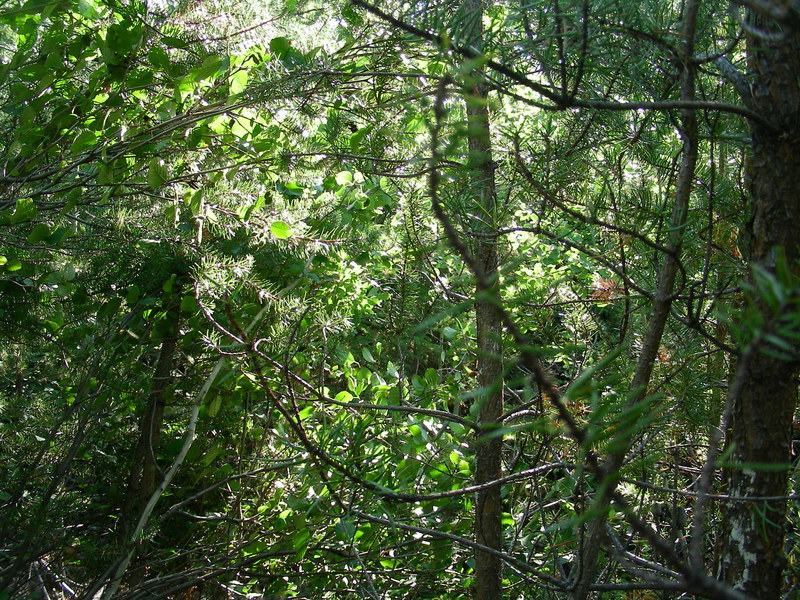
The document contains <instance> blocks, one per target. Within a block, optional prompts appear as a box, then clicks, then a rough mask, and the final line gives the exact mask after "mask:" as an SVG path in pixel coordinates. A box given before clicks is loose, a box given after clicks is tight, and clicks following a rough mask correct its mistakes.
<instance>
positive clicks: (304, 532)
mask: <svg viewBox="0 0 800 600" xmlns="http://www.w3.org/2000/svg"><path fill="white" fill-rule="evenodd" d="M310 539H311V531H310V530H309V529H308V527H303V528H302V529H300V530H299V531H298V532H297V533H295V534H294V542H293V544H292V545H293V547H294V550H295V553H294V557H295V560H300V559H302V558H303V557H304V556H305V555H306V550H308V541H309V540H310Z"/></svg>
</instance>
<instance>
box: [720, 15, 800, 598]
mask: <svg viewBox="0 0 800 600" xmlns="http://www.w3.org/2000/svg"><path fill="white" fill-rule="evenodd" d="M750 24H751V26H752V32H751V33H750V35H749V38H748V62H749V69H750V72H751V75H752V79H751V81H752V85H751V88H750V94H751V95H750V97H749V98H745V102H747V103H750V104H751V105H752V108H753V109H754V110H755V111H756V112H757V113H759V114H761V115H763V116H764V117H766V118H768V119H770V121H771V122H772V124H773V128H768V127H765V126H763V125H761V124H758V123H751V134H752V140H753V145H752V154H751V160H750V165H749V169H748V175H749V190H750V195H751V202H752V217H753V218H752V221H751V224H750V227H749V231H748V234H749V237H750V244H749V249H748V250H749V253H748V260H749V263H750V265H758V266H759V267H761V268H764V269H767V270H769V271H773V272H774V268H775V264H776V260H777V256H778V254H779V253H783V254H785V256H786V260H787V263H788V265H789V268H790V269H791V272H792V274H793V276H794V278H795V285H797V277H798V276H800V267H799V266H798V258H800V252H798V244H800V193H798V190H800V138H799V137H798V134H799V133H800V131H799V129H800V31H798V29H797V28H796V27H795V28H793V27H791V25H790V24H788V26H784V27H780V28H779V27H777V26H776V25H775V24H774V23H770V22H769V21H767V20H766V19H765V18H762V17H761V16H760V15H756V14H751V15H750ZM754 32H755V33H754ZM757 32H763V33H764V34H763V35H759V34H758V33H757ZM760 310H761V313H762V317H763V319H762V322H763V325H762V329H764V330H768V329H769V328H770V324H771V323H774V321H775V315H774V313H773V312H772V311H771V309H769V308H768V307H767V306H765V305H764V306H761V307H760ZM763 332H764V331H762V332H761V333H763ZM758 333H759V332H757V335H758ZM798 366H799V365H798V361H797V357H796V356H795V357H793V358H792V359H790V360H786V359H781V358H778V357H775V356H772V355H768V354H766V353H764V352H763V344H762V345H760V346H759V345H758V344H756V345H755V346H754V347H753V348H751V349H750V351H749V352H748V351H746V350H743V351H742V354H741V355H740V357H739V360H738V362H737V365H736V376H735V377H734V378H733V379H734V380H735V379H737V378H739V379H741V380H742V382H743V383H742V386H741V388H740V391H739V393H738V394H737V395H736V396H735V397H734V404H733V411H732V422H731V425H730V431H729V439H728V444H729V446H730V448H731V455H730V461H731V462H732V463H734V465H737V464H738V465H739V466H738V467H735V468H732V469H731V471H730V473H729V476H728V492H729V494H731V495H732V496H734V497H748V496H749V497H756V496H782V495H784V494H786V493H787V487H788V471H787V469H782V468H780V465H782V464H788V463H789V462H790V446H791V424H792V417H793V415H794V411H795V407H796V403H797V376H798ZM765 464H766V465H774V467H773V468H772V469H770V468H766V469H765V468H759V465H765ZM785 521H786V500H775V501H770V502H760V501H755V500H754V501H731V502H729V503H728V504H727V505H726V507H725V518H724V527H723V529H722V532H723V535H724V538H723V540H722V544H721V553H720V563H719V569H720V572H719V578H720V579H721V580H723V581H725V582H726V583H727V584H729V585H731V586H732V587H734V588H736V589H739V590H741V591H743V592H744V593H745V594H747V595H748V597H751V598H754V599H762V598H763V599H767V598H770V599H771V598H780V597H781V589H782V587H783V568H784V566H785V561H786V559H785V553H784V530H785V529H784V525H785Z"/></svg>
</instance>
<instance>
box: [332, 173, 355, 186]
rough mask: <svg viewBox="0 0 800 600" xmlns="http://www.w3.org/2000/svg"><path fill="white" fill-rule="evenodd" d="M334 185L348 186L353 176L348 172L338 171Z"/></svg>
mask: <svg viewBox="0 0 800 600" xmlns="http://www.w3.org/2000/svg"><path fill="white" fill-rule="evenodd" d="M336 183H337V184H339V185H350V184H351V183H353V174H352V173H351V172H350V171H339V172H338V173H337V174H336Z"/></svg>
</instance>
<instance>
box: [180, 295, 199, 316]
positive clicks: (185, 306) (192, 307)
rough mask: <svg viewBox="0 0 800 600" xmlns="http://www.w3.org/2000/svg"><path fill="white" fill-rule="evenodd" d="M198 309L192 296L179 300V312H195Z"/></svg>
mask: <svg viewBox="0 0 800 600" xmlns="http://www.w3.org/2000/svg"><path fill="white" fill-rule="evenodd" d="M198 308H199V307H198V305H197V300H195V298H194V296H184V297H183V298H181V310H182V311H183V312H195V311H196V310H197V309H198Z"/></svg>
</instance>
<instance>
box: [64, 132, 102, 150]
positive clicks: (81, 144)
mask: <svg viewBox="0 0 800 600" xmlns="http://www.w3.org/2000/svg"><path fill="white" fill-rule="evenodd" d="M96 142H97V134H96V133H95V132H94V131H87V130H84V131H81V132H80V133H79V134H78V136H77V137H76V138H75V140H74V141H73V142H72V146H71V147H70V149H69V150H70V152H71V153H72V154H80V153H81V152H85V151H86V150H88V149H89V148H91V147H92V146H94V145H95V143H96Z"/></svg>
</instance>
